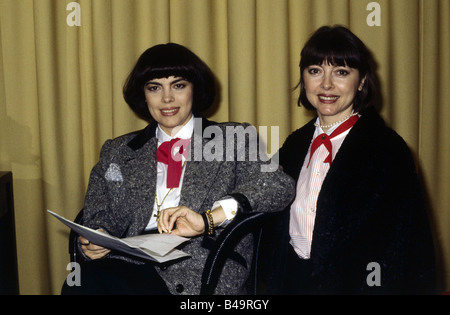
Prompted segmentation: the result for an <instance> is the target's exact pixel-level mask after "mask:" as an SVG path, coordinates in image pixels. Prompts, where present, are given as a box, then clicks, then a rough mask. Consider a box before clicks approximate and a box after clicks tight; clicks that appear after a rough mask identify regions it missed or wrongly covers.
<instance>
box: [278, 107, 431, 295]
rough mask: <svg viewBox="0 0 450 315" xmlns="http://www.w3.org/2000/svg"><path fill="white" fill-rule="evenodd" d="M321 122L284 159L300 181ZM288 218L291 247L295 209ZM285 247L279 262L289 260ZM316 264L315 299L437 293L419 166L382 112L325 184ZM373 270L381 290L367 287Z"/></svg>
mask: <svg viewBox="0 0 450 315" xmlns="http://www.w3.org/2000/svg"><path fill="white" fill-rule="evenodd" d="M314 121H315V119H313V120H311V121H310V122H309V123H308V124H306V125H305V126H304V127H302V128H300V129H298V130H297V131H295V132H293V133H292V134H291V135H290V136H289V137H288V138H287V139H286V141H285V143H284V144H283V147H282V148H281V149H280V152H279V154H280V165H282V166H283V168H284V170H285V172H286V173H288V174H289V175H291V176H292V177H293V178H294V179H295V180H298V177H299V174H300V170H301V168H302V165H303V161H304V159H305V157H306V154H307V152H308V148H309V146H310V144H311V142H312V140H313V139H312V137H313V133H314V130H315V127H314ZM285 212H286V213H287V214H286V217H285V218H286V220H285V223H284V229H283V231H284V240H288V239H289V237H288V236H286V233H288V228H289V223H288V221H289V207H288V208H286V211H285ZM281 239H283V238H281ZM283 243H284V244H283V246H281V247H280V248H279V250H280V251H281V252H280V255H278V257H285V251H286V249H287V246H288V244H287V241H285V242H283ZM311 262H312V266H313V267H312V268H313V270H312V282H311V286H310V291H309V292H311V293H337V294H341V293H342V294H366V293H368V294H370V293H434V292H435V260H434V249H433V242H432V236H431V232H430V228H429V224H428V218H427V213H426V207H425V202H424V198H423V194H422V191H421V186H420V183H419V179H418V175H417V172H416V167H415V164H414V160H413V158H412V155H411V152H410V150H409V148H408V146H407V145H406V143H405V142H404V140H403V139H402V138H401V137H400V136H399V135H398V134H397V133H396V132H395V131H393V130H392V129H390V128H388V127H387V126H386V125H385V123H384V121H383V120H382V118H381V117H380V116H379V115H378V113H376V112H375V111H374V110H372V111H369V112H367V113H366V114H364V115H363V116H362V117H361V118H360V119H359V120H358V122H357V123H356V124H355V125H354V127H353V128H352V129H351V130H350V132H349V134H348V135H347V137H346V139H345V140H344V142H343V144H342V146H341V148H340V150H339V152H338V153H337V155H336V157H335V159H334V160H333V162H332V165H331V168H330V170H329V172H328V174H327V176H326V178H325V180H324V182H323V186H322V189H321V191H320V194H319V197H318V201H317V212H316V220H315V226H314V232H313V239H312V248H311ZM371 262H376V263H378V264H379V266H380V272H381V274H380V276H381V286H369V285H368V284H367V278H368V277H370V273H371V272H372V271H373V270H375V269H372V268H368V264H369V263H371ZM279 263H280V262H279ZM281 265H283V263H282V262H281ZM275 269H276V268H275ZM282 269H283V268H282V266H281V270H282ZM280 277H282V275H280Z"/></svg>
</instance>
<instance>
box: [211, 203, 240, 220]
mask: <svg viewBox="0 0 450 315" xmlns="http://www.w3.org/2000/svg"><path fill="white" fill-rule="evenodd" d="M218 207H222V209H223V211H225V216H226V219H225V221H223V222H222V223H221V224H219V227H225V226H227V225H228V223H230V222H231V220H233V219H234V217H235V216H236V214H237V210H238V203H237V201H236V200H235V199H234V198H227V199H222V200H219V201H216V202H215V203H214V204H213V206H212V209H211V211H212V210H214V209H216V208H218Z"/></svg>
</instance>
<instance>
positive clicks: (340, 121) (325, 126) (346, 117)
mask: <svg viewBox="0 0 450 315" xmlns="http://www.w3.org/2000/svg"><path fill="white" fill-rule="evenodd" d="M356 115H358V113H353V112H352V113H351V114H350V115H347V116H345V117H344V118H342V119H341V120H339V121H336V122H334V123H332V124H329V125H320V124H318V123H314V126H316V127H320V128H322V129H329V128H331V127H333V126H336V125H339V124H340V123H343V122H344V121H346V120H347V119H349V118H350V117H353V116H356Z"/></svg>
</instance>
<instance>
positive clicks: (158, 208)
mask: <svg viewBox="0 0 450 315" xmlns="http://www.w3.org/2000/svg"><path fill="white" fill-rule="evenodd" d="M185 165H186V161H184V163H183V166H182V167H181V169H183V168H184V166H185ZM172 190H173V188H170V189H169V191H168V192H167V194H166V195H165V196H164V198H163V200H162V201H161V203H158V188H156V193H155V199H156V213H155V214H154V215H153V216H154V217H156V221H159V216H160V214H161V207H162V205H163V204H164V201H165V200H166V198H167V196H168V195H169V194H170V193H171V192H172Z"/></svg>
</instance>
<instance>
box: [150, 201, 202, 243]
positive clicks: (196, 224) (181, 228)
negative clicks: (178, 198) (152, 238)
mask: <svg viewBox="0 0 450 315" xmlns="http://www.w3.org/2000/svg"><path fill="white" fill-rule="evenodd" d="M158 231H159V233H171V234H174V235H178V236H184V237H193V236H197V235H200V234H202V233H203V232H204V231H205V224H204V222H203V218H202V216H201V215H200V214H199V213H197V212H195V211H193V210H191V209H189V208H188V207H185V206H179V207H173V208H167V209H164V210H163V211H161V213H160V217H159V220H158Z"/></svg>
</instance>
